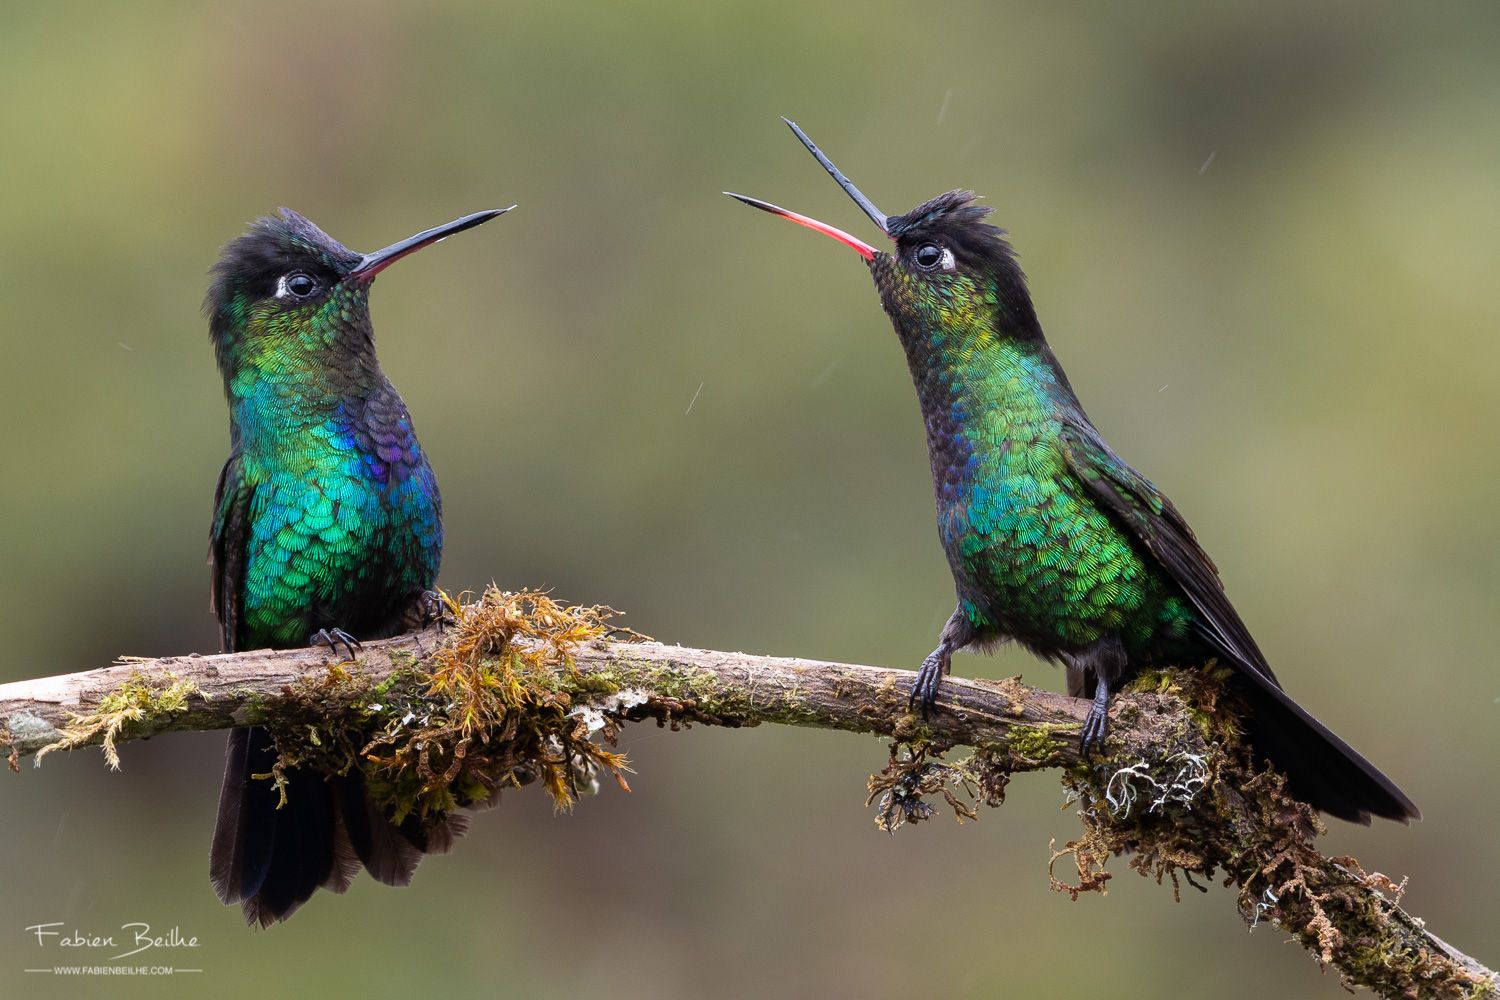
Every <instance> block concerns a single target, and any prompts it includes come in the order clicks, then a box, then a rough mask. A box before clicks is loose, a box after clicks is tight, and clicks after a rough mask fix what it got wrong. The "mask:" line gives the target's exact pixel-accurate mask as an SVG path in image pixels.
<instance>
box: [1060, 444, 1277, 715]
mask: <svg viewBox="0 0 1500 1000" xmlns="http://www.w3.org/2000/svg"><path fill="white" fill-rule="evenodd" d="M1063 454H1064V456H1065V457H1066V459H1067V463H1068V468H1069V469H1070V470H1072V472H1073V475H1075V476H1077V477H1078V479H1079V481H1080V482H1082V483H1083V484H1084V486H1086V487H1087V488H1088V490H1089V492H1090V493H1091V494H1092V495H1093V497H1094V499H1095V500H1097V501H1099V503H1100V506H1102V507H1103V508H1104V509H1105V510H1107V511H1108V512H1109V513H1110V514H1112V515H1114V517H1115V518H1116V519H1117V520H1118V521H1119V522H1120V523H1121V524H1123V525H1124V526H1125V527H1126V528H1127V529H1128V530H1129V531H1130V533H1131V534H1132V535H1134V536H1135V538H1136V540H1137V541H1138V542H1140V544H1141V545H1143V546H1144V547H1145V548H1146V551H1147V552H1149V553H1150V554H1151V555H1152V556H1153V557H1154V558H1155V559H1156V562H1157V563H1158V564H1159V565H1160V566H1161V567H1162V568H1163V569H1165V570H1166V571H1167V574H1168V575H1169V576H1170V577H1171V578H1172V579H1173V580H1174V581H1175V582H1176V583H1177V586H1178V587H1180V588H1181V589H1182V592H1183V593H1184V594H1185V595H1186V596H1187V599H1188V602H1189V603H1190V604H1192V606H1193V610H1194V611H1196V612H1197V613H1198V628H1199V630H1200V632H1201V633H1202V635H1203V638H1204V639H1205V640H1207V642H1208V643H1209V645H1211V646H1213V647H1214V648H1215V649H1216V650H1218V652H1219V653H1220V655H1222V656H1223V657H1224V658H1226V659H1228V660H1231V661H1233V664H1234V666H1236V667H1238V668H1239V669H1240V670H1242V671H1244V672H1247V673H1249V674H1251V675H1252V676H1254V677H1255V679H1256V680H1258V681H1260V682H1261V683H1262V684H1267V685H1270V686H1272V687H1276V688H1280V687H1281V684H1280V682H1278V681H1277V680H1276V675H1275V674H1273V673H1272V672H1271V667H1270V665H1269V664H1267V663H1266V658H1265V655H1264V654H1263V653H1261V651H1260V647H1259V646H1257V645H1256V644H1255V639H1254V638H1252V637H1251V635H1250V630H1249V629H1247V628H1246V627H1245V623H1244V622H1243V621H1241V620H1240V616H1239V613H1238V612H1237V611H1235V610H1234V605H1232V604H1230V603H1229V596H1228V595H1227V594H1225V593H1224V584H1223V583H1222V582H1220V580H1219V571H1218V568H1217V567H1215V566H1214V564H1213V560H1211V559H1209V558H1208V553H1206V552H1204V551H1203V547H1202V546H1201V545H1199V544H1198V539H1197V538H1196V537H1194V535H1193V529H1192V528H1190V527H1188V523H1187V521H1185V520H1183V518H1182V515H1181V514H1179V513H1178V512H1177V508H1176V507H1174V506H1172V501H1170V500H1168V499H1167V498H1166V497H1165V496H1163V495H1162V494H1161V493H1160V492H1158V491H1157V489H1156V487H1155V486H1154V485H1152V483H1151V481H1150V480H1149V479H1147V478H1146V477H1145V476H1143V475H1141V474H1140V473H1139V472H1136V471H1135V470H1134V469H1132V468H1131V467H1130V466H1129V465H1126V464H1125V462H1124V460H1122V459H1121V458H1120V456H1119V455H1116V454H1115V453H1114V451H1113V449H1111V448H1110V446H1109V445H1108V444H1106V443H1105V442H1104V439H1103V438H1102V437H1100V436H1099V432H1098V431H1097V430H1095V429H1094V427H1093V425H1092V424H1090V423H1089V422H1088V420H1087V419H1086V418H1080V417H1075V418H1073V419H1071V420H1067V421H1064V423H1063Z"/></svg>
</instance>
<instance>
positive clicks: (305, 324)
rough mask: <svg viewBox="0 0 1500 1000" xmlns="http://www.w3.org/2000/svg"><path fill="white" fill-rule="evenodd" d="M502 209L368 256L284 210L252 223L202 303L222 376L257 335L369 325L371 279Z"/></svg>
mask: <svg viewBox="0 0 1500 1000" xmlns="http://www.w3.org/2000/svg"><path fill="white" fill-rule="evenodd" d="M514 207H515V206H514V205H512V206H511V208H514ZM508 211H510V209H509V208H505V209H498V210H495V209H491V210H489V211H485V212H476V213H474V214H472V215H466V216H464V217H463V218H461V219H456V220H454V221H453V222H450V223H447V224H446V225H443V226H438V227H437V228H435V229H429V230H426V231H425V232H421V233H418V234H417V235H415V236H412V237H410V238H408V239H405V240H402V241H401V242H399V243H393V244H392V245H390V246H388V247H386V248H385V249H383V250H377V251H376V252H374V253H368V254H362V253H358V252H356V251H354V250H350V249H349V248H348V247H346V246H344V245H343V244H342V243H340V242H339V241H338V240H336V239H334V238H333V237H332V236H329V235H328V234H327V233H325V232H323V230H321V229H319V228H318V227H317V226H315V225H314V224H313V223H312V222H311V221H309V220H308V219H307V218H306V217H304V216H302V215H299V214H297V213H296V212H294V211H292V210H291V209H289V208H283V209H281V210H280V211H279V212H278V213H277V214H276V215H269V216H264V217H262V218H259V219H256V220H255V221H254V222H253V223H251V224H250V228H249V229H247V230H246V231H245V233H244V235H242V236H238V237H236V238H235V239H233V240H231V241H230V242H229V243H228V244H226V245H225V247H224V249H223V250H222V251H220V253H219V260H218V262H217V263H216V264H214V266H213V269H212V271H211V272H210V274H211V280H210V283H209V288H208V296H207V298H206V300H205V301H204V311H205V312H207V313H208V317H209V330H210V334H211V335H212V337H213V341H214V345H215V348H216V349H217V351H218V354H219V359H220V365H221V367H223V368H224V371H225V377H226V378H228V377H229V376H230V375H231V374H232V370H233V368H234V367H235V365H236V363H237V361H239V360H240V359H241V356H242V355H243V354H244V347H245V346H246V344H247V343H248V342H249V341H252V340H255V339H260V338H258V337H257V335H264V336H265V337H269V338H271V339H280V340H287V339H290V338H300V339H302V340H305V341H308V342H316V341H318V340H330V339H331V338H333V336H334V334H336V332H337V329H340V328H344V329H347V328H351V327H354V328H357V327H366V328H367V326H368V323H367V322H366V316H365V310H366V309H367V303H368V293H369V287H370V283H371V282H372V281H374V280H375V276H376V275H377V274H379V273H380V272H381V271H383V270H385V268H387V267H388V266H390V265H391V264H393V263H395V262H396V261H398V260H400V259H401V258H402V257H405V256H406V255H408V254H410V253H414V252H416V251H417V250H420V249H422V248H423V247H426V246H431V245H432V244H434V243H437V242H439V241H440V240H442V239H443V238H444V237H447V236H451V235H452V234H454V233H457V232H462V231H463V230H465V229H472V228H473V227H474V226H477V225H480V224H482V223H485V222H488V221H489V220H490V219H493V218H495V217H496V216H498V215H502V214H503V213H505V212H508ZM333 320H339V321H340V322H333Z"/></svg>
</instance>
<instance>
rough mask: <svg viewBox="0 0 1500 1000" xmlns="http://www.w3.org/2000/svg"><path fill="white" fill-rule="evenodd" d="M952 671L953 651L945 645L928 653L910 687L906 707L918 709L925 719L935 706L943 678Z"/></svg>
mask: <svg viewBox="0 0 1500 1000" xmlns="http://www.w3.org/2000/svg"><path fill="white" fill-rule="evenodd" d="M952 669H953V650H951V649H949V648H948V646H947V645H946V644H944V645H942V646H939V647H938V648H937V649H934V650H933V651H932V652H930V653H928V654H927V658H926V659H925V660H923V661H922V666H921V668H920V669H919V670H918V671H917V679H916V681H915V682H914V683H913V684H912V686H911V696H910V697H909V698H907V699H906V707H907V708H908V709H911V708H915V707H920V708H921V710H922V718H924V719H925V718H927V717H928V715H930V714H931V712H932V707H933V706H934V705H935V704H937V696H938V689H939V688H940V687H942V685H943V678H944V677H946V676H948V671H950V670H952Z"/></svg>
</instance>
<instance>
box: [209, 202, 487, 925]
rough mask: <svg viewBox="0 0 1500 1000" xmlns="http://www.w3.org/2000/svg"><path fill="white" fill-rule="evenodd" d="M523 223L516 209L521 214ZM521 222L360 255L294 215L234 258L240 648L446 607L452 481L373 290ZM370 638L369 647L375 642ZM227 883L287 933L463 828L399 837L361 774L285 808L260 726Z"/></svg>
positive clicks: (229, 297)
mask: <svg viewBox="0 0 1500 1000" xmlns="http://www.w3.org/2000/svg"><path fill="white" fill-rule="evenodd" d="M511 207H512V208H514V207H515V206H514V205H513V206H511ZM506 211H509V209H500V210H497V211H496V210H492V211H486V212H477V213H475V214H473V215H466V216H464V217H463V218H461V219H457V220H455V221H453V222H450V223H448V224H447V225H444V226H439V227H437V228H436V229H429V230H427V231H426V232H423V233H418V234H417V235H416V236H413V237H411V238H410V239H406V240H402V241H401V242H399V243H396V244H393V245H392V246H389V247H386V248H385V249H384V250H378V251H376V252H375V253H369V254H361V253H357V252H355V251H353V250H350V249H348V248H347V247H345V246H344V245H343V244H341V243H339V242H338V241H337V240H335V239H333V237H331V236H329V235H328V234H327V233H325V232H323V231H322V230H321V229H319V228H318V227H317V226H315V225H313V224H312V223H311V222H309V221H308V220H307V219H305V218H303V217H302V216H301V215H298V214H297V213H296V212H293V211H291V210H289V209H285V208H284V209H282V210H281V212H280V213H279V214H278V215H275V216H269V217H265V218H262V219H259V220H257V221H256V222H254V223H253V224H252V225H251V226H250V228H249V230H248V231H247V232H246V233H245V234H244V235H242V236H240V237H238V238H237V239H235V240H232V241H231V242H230V243H228V244H227V245H226V246H225V247H224V249H223V251H222V252H221V254H220V256H219V261H218V263H217V264H215V265H214V268H213V271H212V284H211V286H210V288H209V291H208V297H207V299H206V301H205V303H204V310H205V311H206V312H207V314H208V318H209V332H210V336H211V339H212V341H213V345H214V351H215V354H216V355H217V356H218V363H219V371H220V373H221V374H222V375H223V377H224V393H225V396H226V397H227V399H228V401H229V438H230V454H229V460H228V461H226V462H225V463H224V468H223V471H221V472H220V473H219V484H218V489H217V490H216V491H215V495H214V511H213V531H212V538H211V543H210V549H209V561H210V563H211V565H212V574H211V575H212V584H213V586H212V602H211V603H212V609H213V611H214V613H215V614H216V615H217V616H218V619H219V626H220V639H221V643H222V645H223V648H224V650H225V651H226V652H228V651H234V650H242V649H256V648H261V647H274V648H290V647H295V646H301V645H309V644H322V643H326V644H327V645H328V646H329V647H330V648H331V649H332V650H333V651H334V652H335V653H337V651H338V647H339V646H343V647H344V648H345V650H346V651H347V652H348V654H349V656H350V657H351V658H352V657H353V656H354V651H355V649H356V648H358V645H359V639H379V638H384V637H387V636H392V635H398V634H400V633H401V632H404V631H408V630H410V629H411V628H413V627H417V626H419V625H421V624H423V623H424V621H425V620H426V619H427V618H429V617H430V616H431V614H432V613H433V611H434V604H435V601H434V597H435V595H434V594H433V593H432V588H433V586H434V584H435V583H436V580H437V573H438V564H439V562H440V560H441V559H442V552H443V510H442V501H441V499H440V497H439V495H438V485H437V477H436V476H435V475H434V474H433V471H432V467H431V466H430V465H429V464H428V462H427V458H426V456H425V455H424V454H423V452H422V446H421V445H420V444H419V443H418V441H417V435H416V431H415V430H414V429H413V427H412V419H411V414H410V413H409V412H407V409H406V404H405V403H403V402H402V401H401V397H400V395H398V394H397V392H396V389H395V387H394V386H392V385H391V382H390V380H389V379H388V378H386V376H385V372H384V371H383V370H381V367H380V362H379V361H378V360H377V359H376V356H375V340H374V333H375V331H374V329H373V327H372V326H371V324H370V303H369V295H370V284H371V282H373V281H374V280H375V276H376V275H377V274H379V273H380V272H381V271H383V270H385V268H386V267H388V266H390V265H391V264H393V263H395V262H396V261H398V260H400V259H401V258H403V257H405V256H406V255H407V254H410V253H414V252H415V251H417V250H420V249H422V248H423V247H426V246H431V245H432V244H434V243H437V242H438V241H440V240H442V239H443V238H444V237H447V236H451V235H453V234H454V233H458V232H462V231H463V230H465V229H471V228H473V227H474V226H477V225H480V224H481V223H484V222H488V221H489V220H491V219H493V218H495V217H496V216H498V215H500V214H502V213H503V212H506ZM356 637H358V638H356ZM226 758H227V759H226V764H225V769H224V785H223V790H222V791H221V793H220V797H219V812H218V822H217V825H216V827H215V829H214V839H213V848H212V852H211V856H210V862H209V872H210V875H211V878H212V881H213V884H214V888H215V890H216V891H217V893H218V895H219V898H220V899H221V900H223V901H224V902H225V903H239V904H241V906H242V907H243V909H244V913H245V918H246V920H247V921H249V922H250V923H252V924H254V923H258V924H260V925H262V926H266V925H268V924H271V923H273V922H274V921H278V920H284V919H286V918H287V917H288V916H289V915H290V914H291V913H292V912H293V911H294V910H296V909H297V908H298V907H299V906H301V905H302V904H303V903H304V902H306V901H307V900H308V898H309V897H310V896H311V895H312V894H313V892H314V891H316V890H317V889H318V888H319V887H322V888H327V889H331V890H333V891H334V892H342V891H344V889H346V888H348V886H349V883H350V881H351V880H352V879H353V877H354V876H355V875H356V874H358V872H359V869H360V868H361V867H364V868H366V869H367V870H368V871H369V872H370V874H371V875H372V876H374V877H375V878H376V879H378V880H379V881H381V882H384V883H386V884H388V885H405V884H406V883H408V882H409V881H411V877H412V873H413V871H414V870H415V868H416V866H417V862H418V861H419V860H420V859H421V857H422V855H423V854H424V853H433V852H441V851H445V850H447V848H448V846H449V845H450V844H451V843H452V840H453V838H454V837H455V836H457V835H458V834H459V833H461V832H462V830H463V819H462V817H457V816H440V817H432V818H429V819H428V820H427V821H426V822H422V821H419V820H417V819H416V817H408V818H407V819H406V820H405V821H403V822H402V823H400V824H396V823H393V822H392V821H391V819H390V817H388V816H387V815H385V814H384V813H383V812H382V811H381V810H380V809H379V808H377V807H376V806H375V805H374V804H373V803H371V802H370V801H369V799H368V798H367V797H366V795H365V786H364V782H363V779H362V777H361V775H360V773H359V771H358V769H351V770H350V772H349V773H348V774H347V775H344V776H336V777H325V776H323V775H319V774H315V773H312V772H310V771H307V770H305V769H292V770H290V771H288V772H287V773H286V774H285V775H284V777H285V786H284V787H285V792H286V799H285V803H284V804H279V802H280V795H279V794H278V792H277V790H276V789H275V787H274V786H273V784H272V783H271V782H270V781H268V780H265V779H266V777H267V775H268V772H270V771H271V768H272V767H273V765H275V763H276V760H277V755H276V748H275V746H274V745H273V743H272V741H271V737H270V734H269V733H268V732H267V731H266V730H265V729H263V728H260V727H249V728H243V729H236V730H233V731H232V732H231V733H230V737H229V747H228V752H227V755H226Z"/></svg>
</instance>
